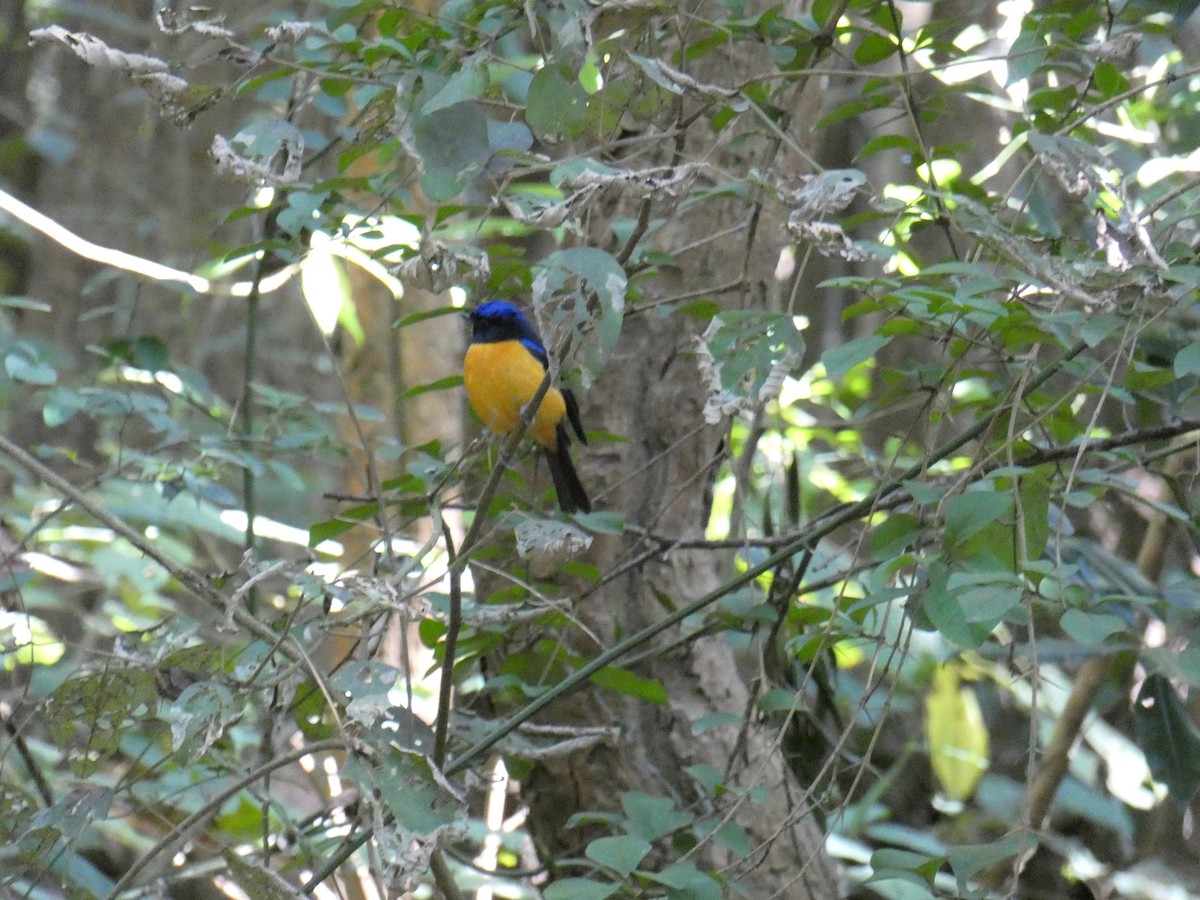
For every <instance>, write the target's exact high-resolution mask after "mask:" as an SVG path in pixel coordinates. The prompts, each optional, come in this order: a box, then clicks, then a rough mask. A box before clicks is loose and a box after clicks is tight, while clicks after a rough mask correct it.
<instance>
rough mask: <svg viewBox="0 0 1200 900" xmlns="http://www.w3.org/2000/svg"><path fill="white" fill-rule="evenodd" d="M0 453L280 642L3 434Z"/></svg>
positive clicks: (240, 620) (188, 586) (196, 593)
mask: <svg viewBox="0 0 1200 900" xmlns="http://www.w3.org/2000/svg"><path fill="white" fill-rule="evenodd" d="M0 454H3V455H5V456H7V457H8V458H9V459H11V460H12V461H13V462H15V463H16V464H17V465H19V466H20V467H21V468H22V469H25V471H27V472H29V473H30V474H31V475H33V476H34V477H35V478H37V479H38V480H40V481H41V482H42V483H44V484H45V485H46V486H47V487H49V488H50V489H51V490H53V491H55V492H57V493H58V494H60V495H61V496H62V497H64V498H65V499H67V500H70V501H71V503H73V504H74V505H75V506H78V507H79V508H80V509H82V510H84V511H85V512H86V513H88V515H90V516H91V517H92V518H94V519H96V520H97V521H98V522H100V523H101V524H103V525H104V526H106V527H107V528H109V529H111V530H112V531H113V532H114V533H115V534H118V535H120V536H121V537H123V538H124V539H125V540H127V541H128V542H129V543H130V544H132V545H133V546H134V547H136V548H137V549H138V550H139V551H141V553H143V554H144V555H146V556H148V557H149V558H150V559H152V560H154V561H155V562H156V563H158V564H159V565H160V566H162V567H163V568H164V569H165V570H166V571H167V572H168V573H169V574H170V575H171V577H172V578H174V579H175V580H176V581H177V582H179V584H180V586H181V587H182V588H183V589H184V590H186V591H187V592H188V593H189V594H191V595H192V596H193V597H196V598H197V599H199V600H201V601H203V602H204V603H205V604H206V605H207V606H209V607H210V608H212V609H213V610H214V611H215V612H217V613H220V614H221V615H222V616H230V617H231V618H232V619H233V621H234V622H236V623H237V624H238V626H240V627H241V628H244V629H245V630H246V631H248V632H250V633H251V634H253V635H254V636H255V637H257V638H259V639H260V640H262V641H265V642H266V643H267V644H268V645H272V644H275V643H276V642H277V641H278V640H279V637H280V636H279V634H277V633H276V632H275V631H274V630H272V629H271V628H270V627H269V626H267V625H264V624H263V623H262V622H260V621H259V620H258V619H256V618H255V617H254V616H252V615H250V613H248V612H247V611H246V610H244V609H242V608H241V607H240V606H234V605H232V604H231V603H230V602H229V601H228V600H227V598H226V597H225V596H224V595H222V594H221V593H220V592H219V591H217V590H216V589H215V588H214V587H213V586H212V585H211V584H209V582H208V579H206V578H205V577H204V576H203V575H201V574H200V573H199V572H197V571H196V570H195V569H192V568H189V567H188V566H185V565H181V564H180V563H177V562H175V560H173V559H171V558H170V557H169V556H167V555H166V554H165V553H163V552H162V551H160V550H159V549H158V547H157V546H156V545H155V544H154V542H153V541H151V540H149V539H148V538H147V537H146V536H145V535H143V534H141V533H140V532H138V531H136V530H135V529H133V528H132V527H130V526H129V525H128V524H126V523H125V522H124V521H122V520H121V519H118V518H117V517H116V516H114V515H113V514H112V513H110V512H109V511H108V510H106V509H104V508H103V507H100V506H97V505H96V504H95V503H93V502H92V501H91V500H89V499H88V498H87V497H86V496H85V495H84V494H83V492H82V491H80V490H79V489H78V488H77V487H75V485H73V484H71V482H69V481H67V479H65V478H63V477H62V476H61V475H59V474H58V473H57V472H55V471H53V470H52V469H50V468H49V467H48V466H46V465H45V464H44V463H42V462H40V461H39V460H37V459H35V458H34V457H33V456H31V455H30V454H29V453H27V452H26V451H24V450H22V449H21V448H20V447H18V446H17V445H16V444H14V443H13V442H12V441H10V440H9V439H8V438H6V437H4V436H3V435H0ZM279 649H280V651H281V652H282V653H283V654H284V655H285V656H287V657H288V658H289V659H291V660H292V661H293V662H302V661H303V655H302V654H301V653H299V652H298V651H297V650H296V648H294V647H292V646H289V645H288V644H286V643H285V644H280V647H279Z"/></svg>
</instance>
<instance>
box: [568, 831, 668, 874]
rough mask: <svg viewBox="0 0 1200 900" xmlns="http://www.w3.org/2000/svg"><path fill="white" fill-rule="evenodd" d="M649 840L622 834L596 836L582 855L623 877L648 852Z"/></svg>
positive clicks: (635, 866)
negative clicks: (616, 835)
mask: <svg viewBox="0 0 1200 900" xmlns="http://www.w3.org/2000/svg"><path fill="white" fill-rule="evenodd" d="M650 847H651V844H650V842H649V841H646V840H643V839H642V838H639V837H633V836H632V835H628V834H624V835H621V836H619V837H604V838H597V839H596V840H594V841H592V842H591V843H590V844H588V845H587V849H586V850H585V851H584V855H585V856H587V858H588V859H590V860H591V861H592V862H595V863H599V864H600V865H602V866H605V867H607V868H609V869H612V870H613V871H614V872H617V873H618V874H619V875H621V876H622V877H625V876H626V875H628V874H629V873H630V872H632V871H633V870H634V869H636V868H637V866H638V863H640V862H641V861H642V859H643V858H645V856H646V854H647V853H649V852H650Z"/></svg>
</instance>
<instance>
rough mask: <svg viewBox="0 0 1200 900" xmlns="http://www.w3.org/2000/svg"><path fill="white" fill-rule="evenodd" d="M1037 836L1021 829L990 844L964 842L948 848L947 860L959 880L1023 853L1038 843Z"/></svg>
mask: <svg viewBox="0 0 1200 900" xmlns="http://www.w3.org/2000/svg"><path fill="white" fill-rule="evenodd" d="M1036 841H1037V838H1036V837H1034V836H1033V835H1032V834H1030V833H1029V832H1028V831H1025V830H1021V831H1017V832H1014V833H1012V834H1009V835H1007V836H1005V837H1002V838H1001V839H1000V840H998V841H992V842H991V843H988V844H963V845H961V846H958V847H948V848H947V849H946V861H947V862H949V863H950V868H951V870H952V871H953V872H954V875H955V877H956V878H958V879H959V881H960V882H961V881H966V880H967V879H968V878H971V877H972V876H974V875H976V874H978V873H979V872H982V871H983V870H984V869H986V868H987V867H988V866H992V865H995V864H996V863H998V862H1000V860H1002V859H1010V858H1012V857H1014V856H1016V855H1017V854H1018V853H1023V852H1024V851H1025V850H1027V849H1029V848H1030V847H1031V846H1033V844H1034V843H1036Z"/></svg>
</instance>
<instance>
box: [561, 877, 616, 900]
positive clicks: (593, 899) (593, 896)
mask: <svg viewBox="0 0 1200 900" xmlns="http://www.w3.org/2000/svg"><path fill="white" fill-rule="evenodd" d="M618 890H620V888H618V887H617V886H616V885H615V884H602V883H601V882H599V881H592V880H591V879H590V878H563V879H562V880H560V881H556V882H554V883H553V884H551V885H550V886H548V887H547V888H546V889H545V890H544V891H542V897H544V898H545V900H606V898H608V897H611V896H612V895H613V894H615V893H616V892H617V891H618Z"/></svg>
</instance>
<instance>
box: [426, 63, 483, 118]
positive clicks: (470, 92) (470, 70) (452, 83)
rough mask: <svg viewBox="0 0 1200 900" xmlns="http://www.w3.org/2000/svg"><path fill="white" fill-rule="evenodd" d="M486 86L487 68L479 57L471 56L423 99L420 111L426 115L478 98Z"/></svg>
mask: <svg viewBox="0 0 1200 900" xmlns="http://www.w3.org/2000/svg"><path fill="white" fill-rule="evenodd" d="M487 86H488V75H487V68H486V66H484V65H483V62H482V61H481V60H480V59H479V57H477V56H472V57H471V58H470V59H468V60H467V61H466V62H465V63H462V64H461V68H460V69H459V70H458V71H457V72H455V73H454V74H453V75H451V76H450V78H449V79H447V81H446V83H445V84H444V85H442V87H441V89H440V90H438V91H436V92H435V93H434V95H433V96H432V97H430V98H429V99H428V100H426V101H425V104H424V105H423V106H422V107H421V112H422V114H424V115H427V116H428V115H431V114H433V113H435V112H438V111H439V110H443V109H449V108H450V107H451V106H455V105H456V104H459V103H463V102H464V101H467V100H475V99H478V97H479V95H480V94H482V93H483V92H484V91H485V90H487Z"/></svg>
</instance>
